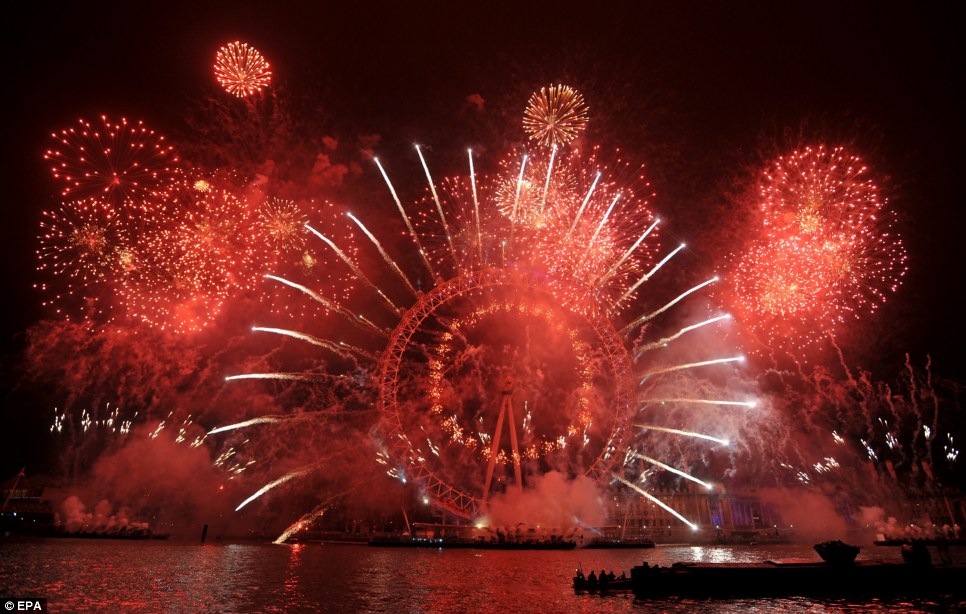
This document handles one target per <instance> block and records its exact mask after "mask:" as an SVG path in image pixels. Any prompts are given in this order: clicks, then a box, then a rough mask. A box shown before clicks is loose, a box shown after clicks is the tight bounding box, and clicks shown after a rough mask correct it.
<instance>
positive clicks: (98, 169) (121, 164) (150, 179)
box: [44, 115, 180, 201]
mask: <svg viewBox="0 0 966 614" xmlns="http://www.w3.org/2000/svg"><path fill="white" fill-rule="evenodd" d="M78 122H79V123H80V127H79V128H68V129H66V130H61V131H60V132H59V133H57V132H55V133H53V134H51V136H52V137H53V138H54V139H55V140H56V141H57V144H56V145H54V146H53V147H52V148H51V149H48V150H47V152H46V153H45V154H44V159H45V160H49V161H50V162H51V163H52V166H51V167H50V170H51V173H53V175H54V178H56V179H58V180H60V181H62V182H63V183H64V188H63V190H61V195H63V196H65V197H71V198H78V197H86V196H99V197H107V198H110V199H112V200H114V201H120V200H122V199H123V198H141V197H144V196H146V195H148V194H150V193H151V192H153V191H155V190H158V189H160V188H162V187H164V186H166V185H167V184H168V183H169V182H171V181H173V180H175V179H177V178H178V177H179V175H180V168H179V166H178V162H179V158H178V155H177V153H176V152H175V150H174V147H173V146H172V145H168V144H167V143H166V142H165V139H164V137H163V136H162V135H160V134H157V133H156V132H155V131H154V130H150V129H148V128H147V127H146V126H145V125H144V123H143V122H141V121H138V122H136V123H132V122H128V120H126V119H124V118H121V121H120V123H113V122H111V121H110V120H109V119H108V118H107V117H106V116H104V115H102V116H101V118H100V122H94V123H93V124H92V123H90V122H87V121H86V120H83V119H80V120H78Z"/></svg>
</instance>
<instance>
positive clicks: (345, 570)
mask: <svg viewBox="0 0 966 614" xmlns="http://www.w3.org/2000/svg"><path fill="white" fill-rule="evenodd" d="M896 555H897V552H895V551H894V550H892V549H878V550H877V549H872V548H867V549H865V550H863V554H861V555H860V556H861V557H863V558H873V557H874V558H891V557H894V556H896ZM767 559H773V560H777V559H810V560H815V559H816V555H815V553H814V551H813V550H812V549H811V548H810V547H808V546H767V547H766V546H758V547H737V546H727V547H707V546H705V547H700V546H677V547H658V548H655V549H650V550H575V551H556V552H553V551H550V552H547V551H530V552H512V551H489V550H488V551H479V550H462V549H459V550H448V551H442V550H430V549H396V548H371V547H368V546H364V545H338V544H335V545H329V544H326V545H316V544H310V545H304V544H303V545H292V546H275V545H271V544H251V543H237V544H220V543H216V544H211V543H209V544H197V543H177V542H157V541H144V542H141V541H133V542H132V541H111V540H75V539H51V540H40V541H35V542H22V543H3V542H0V593H2V594H4V595H21V596H37V597H47V598H48V599H49V603H50V609H51V611H53V612H91V611H107V610H112V611H123V612H298V611H326V612H500V613H501V614H506V613H511V612H535V611H542V612H572V611H580V612H667V611H680V612H748V611H751V612H816V611H819V612H821V611H903V612H916V611H938V610H939V608H940V604H933V603H929V602H924V601H922V602H892V603H889V604H883V603H877V602H872V603H866V604H849V603H847V602H840V601H815V600H809V599H801V598H797V599H775V600H727V601H714V602H711V601H697V602H696V601H689V600H667V601H642V600H635V599H634V598H633V597H632V596H630V595H614V596H609V597H604V598H602V597H599V596H596V595H575V594H574V592H573V590H572V588H571V577H572V576H573V572H574V569H575V568H576V567H577V566H578V565H579V566H581V567H582V568H583V569H584V571H585V572H587V573H589V571H590V570H591V569H596V570H597V571H600V569H602V568H603V569H607V570H613V571H614V572H615V573H617V574H618V575H620V572H621V571H626V572H627V573H628V574H630V569H631V567H632V566H634V565H639V564H640V563H641V562H642V561H644V560H647V561H648V562H649V563H651V564H652V565H653V564H660V565H662V566H666V565H670V564H672V563H674V562H676V561H705V562H752V561H760V560H767Z"/></svg>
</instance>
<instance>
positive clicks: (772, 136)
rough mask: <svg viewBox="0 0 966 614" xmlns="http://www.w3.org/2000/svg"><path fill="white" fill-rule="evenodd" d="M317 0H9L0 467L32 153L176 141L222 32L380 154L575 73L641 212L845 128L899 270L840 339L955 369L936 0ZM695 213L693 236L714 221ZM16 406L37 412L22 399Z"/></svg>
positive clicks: (456, 140) (9, 428) (949, 173)
mask: <svg viewBox="0 0 966 614" xmlns="http://www.w3.org/2000/svg"><path fill="white" fill-rule="evenodd" d="M92 4H93V5H92ZM219 4H220V6H219ZM327 4H333V3H321V2H311V3H310V2H304V3H274V2H262V3H247V2H236V3H214V4H212V3H205V6H204V7H196V6H194V5H193V4H191V5H189V4H188V3H184V4H180V3H177V2H166V3H127V4H120V3H118V4H113V3H69V4H66V3H52V2H42V3H17V4H16V5H15V8H9V7H8V8H7V15H6V17H5V19H4V20H3V21H4V25H3V28H4V34H3V37H2V41H3V42H2V44H3V46H4V57H5V59H6V62H5V63H6V65H7V75H6V78H5V79H4V83H5V86H4V90H5V91H4V95H3V104H4V106H5V107H6V108H5V113H4V116H5V118H6V120H7V124H6V127H5V130H4V132H3V134H4V148H3V149H4V152H5V160H4V162H5V163H4V164H3V167H2V168H3V173H4V181H3V185H5V186H6V188H7V191H6V197H5V198H4V199H3V202H4V204H3V209H4V213H5V215H4V223H3V224H2V230H0V232H2V239H0V250H2V261H3V271H4V288H5V291H4V293H3V294H4V310H3V311H4V317H3V320H2V325H0V338H2V349H3V367H2V368H3V371H4V372H3V374H2V379H0V384H2V386H3V387H4V389H5V390H4V391H3V393H2V394H0V402H3V403H4V407H2V408H0V417H2V419H3V421H4V422H3V427H2V430H3V431H4V434H3V440H2V442H0V443H3V444H4V447H5V451H4V452H3V453H0V461H2V462H0V478H2V477H5V476H7V475H8V474H10V473H11V470H13V471H15V470H16V469H15V468H14V467H16V468H19V465H20V464H22V463H21V462H20V458H23V457H24V456H26V457H28V458H30V457H31V453H29V452H27V453H25V447H24V446H23V445H22V444H14V443H13V442H14V441H22V440H23V439H26V440H27V441H35V439H34V433H35V432H36V433H37V436H36V437H37V438H42V436H43V433H44V430H39V431H37V429H38V427H41V428H43V427H44V426H45V425H47V424H48V423H49V415H48V414H47V412H49V407H48V406H47V405H45V404H44V402H43V401H36V402H31V400H30V399H29V398H25V397H24V395H22V394H17V393H15V388H16V387H17V385H18V383H19V381H20V375H19V373H18V364H19V353H20V352H21V351H22V349H23V345H24V336H23V334H24V331H25V330H26V329H27V328H28V327H30V326H31V325H32V324H34V323H35V322H37V321H38V320H39V319H41V318H43V317H44V316H45V314H44V312H43V311H42V310H41V307H40V301H41V296H40V295H39V293H38V292H37V291H35V290H34V289H33V288H32V284H33V283H35V282H36V281H37V273H36V271H35V268H36V256H35V254H34V251H35V249H36V246H37V243H36V235H37V229H38V223H39V220H40V213H41V211H42V210H44V209H47V208H51V207H53V206H55V205H56V202H57V201H56V198H55V196H56V193H57V190H56V188H57V186H56V185H55V184H54V183H53V181H52V180H51V178H50V177H49V176H48V170H47V168H46V166H45V163H44V160H43V159H42V155H43V151H44V149H45V148H46V147H47V146H48V144H49V143H48V142H49V141H50V137H49V133H50V132H52V131H55V130H60V129H62V128H66V127H68V126H70V125H72V124H73V123H75V122H76V119H77V118H78V117H86V118H94V117H96V116H98V115H100V114H102V113H103V114H108V115H110V116H112V117H118V116H125V117H128V118H131V119H143V120H144V121H145V122H146V123H147V124H148V125H149V126H150V127H152V128H154V129H156V130H157V131H159V132H161V133H163V134H166V135H168V137H169V138H170V139H172V141H173V142H174V143H175V144H177V143H178V142H179V139H182V138H185V139H190V137H191V128H190V126H189V125H188V124H187V122H186V121H185V110H186V109H187V108H189V107H190V106H191V105H192V103H193V102H194V101H197V100H198V99H201V98H204V97H206V96H213V95H217V94H218V89H217V84H216V83H215V82H214V80H213V78H212V75H211V70H210V66H211V63H212V60H213V57H214V54H215V51H216V50H217V49H218V47H219V46H220V45H222V44H223V43H225V42H227V41H231V40H236V39H239V40H243V41H247V42H249V43H251V44H252V45H254V46H255V47H256V48H258V49H259V50H261V51H262V52H263V54H264V55H265V56H266V57H267V59H268V60H269V61H270V62H271V63H272V67H273V69H274V72H275V74H276V76H277V78H278V81H279V83H281V84H284V85H285V86H286V87H287V88H288V90H289V91H292V92H296V93H297V94H298V95H302V96H305V97H306V98H308V99H310V100H311V101H312V102H310V103H307V104H310V105H317V106H318V107H319V109H320V111H319V112H320V116H321V117H323V118H324V123H323V124H322V128H321V130H322V131H324V132H320V133H331V134H335V135H337V136H339V137H341V138H348V136H349V135H363V134H379V135H381V137H382V142H383V143H384V144H385V147H386V149H387V150H390V151H393V152H396V151H399V150H400V148H401V145H400V144H405V143H408V142H411V141H413V140H417V139H419V140H421V142H428V143H431V145H432V146H433V147H434V148H436V149H437V150H439V151H454V152H462V151H463V150H464V148H465V147H466V145H467V141H469V140H471V139H475V140H483V138H484V136H485V135H486V134H489V133H488V132H486V130H485V129H484V127H481V125H482V124H480V125H477V124H474V123H473V121H472V120H470V119H467V117H466V98H467V96H470V95H471V94H479V95H480V96H482V97H483V99H484V100H486V107H485V108H486V112H487V113H488V114H489V115H488V120H487V122H488V123H487V124H486V125H487V126H493V125H503V126H505V130H506V131H507V133H508V134H509V135H508V136H507V139H506V140H507V142H514V141H516V142H519V141H522V140H523V135H522V134H521V131H520V126H519V115H520V114H521V113H522V110H523V107H524V105H525V103H526V97H527V95H528V93H529V92H531V91H533V90H535V89H538V88H539V87H540V86H542V85H546V84H548V83H549V82H551V81H553V82H560V81H565V82H566V81H568V80H570V81H574V83H573V84H574V85H575V86H576V87H578V88H579V89H582V90H583V91H584V92H585V95H586V96H587V98H588V103H589V104H590V106H591V109H592V111H594V110H597V109H599V113H598V115H597V116H592V124H591V127H590V128H589V132H588V134H589V135H590V136H598V137H600V140H601V141H603V140H606V141H607V142H606V145H607V146H609V147H612V148H613V147H621V148H623V149H627V150H629V151H632V152H635V153H641V154H643V155H646V156H647V159H643V160H640V161H641V162H644V163H646V164H648V165H650V166H651V167H652V168H653V169H654V174H653V175H652V177H653V182H654V187H655V191H656V192H657V193H658V197H657V199H656V200H655V204H656V206H657V208H658V209H660V210H662V211H666V212H667V215H668V216H669V217H670V218H671V219H675V218H678V219H681V220H684V221H685V223H687V221H688V220H692V219H694V218H700V217H701V216H702V215H704V214H705V212H706V211H708V210H711V209H713V210H714V211H717V212H719V213H720V212H721V211H725V212H726V211H727V209H726V208H725V209H722V208H721V201H722V200H723V198H724V197H723V196H721V197H719V194H721V191H722V187H723V186H727V185H729V184H730V183H731V182H733V181H735V180H737V181H741V180H747V177H749V176H754V173H755V169H756V168H760V164H761V161H762V160H769V159H771V158H772V156H773V154H774V153H775V152H776V151H778V148H777V141H780V140H781V135H788V134H801V135H803V138H802V140H803V141H805V142H825V143H827V144H829V145H834V144H836V143H835V141H836V139H838V140H839V142H845V143H855V144H856V145H857V147H856V150H855V153H857V154H859V155H861V156H863V158H864V159H865V160H866V161H867V162H868V163H869V165H870V167H871V168H872V172H873V173H874V176H875V177H876V179H877V182H878V184H879V185H880V188H881V189H882V191H883V193H884V194H885V195H886V197H887V198H888V200H889V205H890V207H891V208H892V209H893V210H895V211H896V213H897V214H898V220H899V222H898V224H897V229H898V230H899V232H900V233H901V234H902V235H903V237H904V240H905V242H906V245H907V248H908V251H909V265H910V266H909V272H908V274H907V276H906V278H905V280H904V283H903V285H902V286H901V288H900V289H899V291H898V293H897V294H896V295H894V296H893V297H892V298H891V300H890V302H889V303H887V304H886V306H885V307H883V308H882V309H881V310H880V311H879V312H878V313H877V314H876V315H875V316H874V317H875V318H876V320H875V322H871V323H865V324H864V326H866V328H864V329H863V331H864V332H863V334H864V335H866V336H867V337H866V341H862V340H861V339H860V340H854V339H853V340H852V352H853V354H852V355H853V356H855V357H856V361H865V362H875V361H876V360H880V359H881V361H882V362H883V363H885V364H884V365H881V364H880V365H878V366H880V367H881V368H883V369H884V370H885V374H886V375H888V374H890V373H894V372H896V371H898V370H899V369H900V368H901V365H902V362H901V360H902V358H901V356H902V353H903V352H907V351H908V352H911V353H912V354H913V356H915V357H916V360H917V361H918V362H919V363H922V362H923V361H924V357H925V355H926V354H930V355H931V356H932V357H933V361H934V369H935V370H936V371H937V372H940V373H943V374H945V375H947V376H950V377H953V378H956V379H962V378H963V377H966V359H964V358H963V355H962V344H963V341H964V340H966V339H964V334H963V332H964V327H963V325H962V320H961V318H962V314H963V312H964V307H966V298H964V296H963V295H964V293H963V292H962V290H961V288H960V285H961V282H962V280H963V279H964V273H966V264H964V262H966V259H964V258H963V256H962V249H963V240H962V237H963V229H964V228H966V226H964V224H963V222H964V221H966V215H964V213H963V208H964V204H966V203H964V199H963V196H962V194H963V192H962V189H961V185H962V180H961V177H962V175H963V169H964V168H966V164H964V162H966V160H964V155H963V147H962V145H963V143H964V136H966V133H964V120H963V115H964V113H963V110H964V109H966V105H964V98H963V94H962V91H964V90H966V88H964V87H963V86H964V84H963V83H962V79H963V75H964V74H966V72H964V70H963V68H964V67H963V62H962V60H963V53H962V45H963V38H962V34H961V32H960V31H959V29H960V28H959V25H960V24H961V20H960V19H958V18H956V17H954V15H953V9H952V8H951V7H949V8H947V7H946V6H939V5H932V6H928V5H926V6H922V5H917V6H913V5H911V4H908V3H906V4H905V5H903V6H902V7H901V8H899V7H892V6H887V3H872V2H855V3H816V2H799V3H721V2H718V3H683V4H682V3H638V2H627V3H616V4H614V5H610V6H609V5H608V4H606V3H605V4H595V3H588V4H585V5H581V6H580V10H577V9H574V8H561V7H562V6H563V4H562V3H553V4H550V3H528V2H518V3H497V4H498V6H496V7H495V8H493V7H490V6H487V4H488V3H477V4H472V3H460V2H456V3H450V2H439V3H408V2H394V3H378V2H377V3H364V4H358V3H339V7H332V6H323V5H327ZM662 4H674V5H675V7H674V8H667V7H666V6H662ZM595 96H597V97H595ZM604 97H610V98H606V99H602V98H604ZM594 117H600V118H601V119H600V122H599V124H598V125H597V126H594V124H593V122H594V121H595V120H594ZM503 118H505V120H504V119H503ZM501 122H502V124H501ZM595 131H596V132H595ZM464 134H465V135H467V136H464ZM776 135H778V136H777V137H776ZM622 139H627V141H629V142H624V141H622ZM497 147H498V146H494V149H497ZM494 153H495V154H500V153H502V152H494ZM756 165H758V166H756ZM367 172H370V173H373V172H374V170H373V169H368V171H367ZM417 178H418V177H417ZM702 207H704V209H703V208H702ZM695 224H696V226H697V227H700V228H701V229H703V232H707V229H708V223H707V222H700V221H698V222H695ZM723 224H726V222H723ZM679 232H681V233H683V234H687V227H686V225H685V227H684V228H683V229H682V230H680V231H679ZM698 257H699V259H700V258H701V257H702V256H701V254H698ZM715 264H716V263H714V262H705V263H704V266H707V267H708V268H713V267H714V266H715ZM890 369H891V371H890ZM31 412H41V413H43V416H42V417H40V418H36V417H34V418H33V419H32V418H31V417H30V416H25V415H24V414H25V413H31ZM15 433H25V434H26V437H23V436H18V435H15ZM37 445H41V444H39V443H38V444H37ZM12 468H14V469H12Z"/></svg>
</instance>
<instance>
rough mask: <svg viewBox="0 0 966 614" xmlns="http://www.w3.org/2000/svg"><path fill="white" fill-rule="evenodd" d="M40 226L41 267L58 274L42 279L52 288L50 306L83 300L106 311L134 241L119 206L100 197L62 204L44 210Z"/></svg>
mask: <svg viewBox="0 0 966 614" xmlns="http://www.w3.org/2000/svg"><path fill="white" fill-rule="evenodd" d="M40 229H41V233H40V248H39V249H38V250H37V256H38V257H39V259H40V262H39V265H38V267H37V269H38V270H39V271H41V272H44V273H48V274H50V275H51V276H52V277H53V278H52V279H51V280H50V281H49V282H45V283H44V284H41V287H42V289H44V290H46V291H50V292H51V293H52V295H51V296H50V297H49V298H48V299H47V300H46V301H45V305H60V304H62V303H64V302H65V301H68V302H73V301H79V302H81V303H82V304H83V305H84V306H85V310H86V309H87V308H90V307H93V310H94V312H95V313H105V312H106V310H107V309H108V307H109V306H108V305H102V304H100V303H101V302H102V301H101V299H102V298H104V297H105V294H106V295H107V296H109V295H110V290H111V286H112V284H113V282H114V281H115V279H116V276H117V275H118V274H120V273H121V272H122V271H123V269H124V268H125V266H126V265H127V260H128V256H129V254H130V246H131V236H130V233H129V229H128V228H127V224H125V223H124V221H123V220H122V219H120V218H119V216H118V214H117V211H116V210H115V207H114V206H113V205H112V204H111V203H110V202H109V201H107V200H103V199H100V198H87V199H83V200H77V201H72V202H68V203H63V204H62V205H61V206H60V208H59V209H57V210H56V211H44V213H43V219H42V220H41V222H40ZM57 311H58V312H61V307H60V306H58V307H57ZM63 313H65V315H67V316H69V315H70V314H69V313H66V312H63ZM85 315H94V314H92V313H90V312H88V313H86V314H85Z"/></svg>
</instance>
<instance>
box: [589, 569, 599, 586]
mask: <svg viewBox="0 0 966 614" xmlns="http://www.w3.org/2000/svg"><path fill="white" fill-rule="evenodd" d="M587 587H588V588H589V589H590V590H592V591H593V590H597V575H596V574H594V570H593V569H591V570H590V575H589V576H587Z"/></svg>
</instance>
